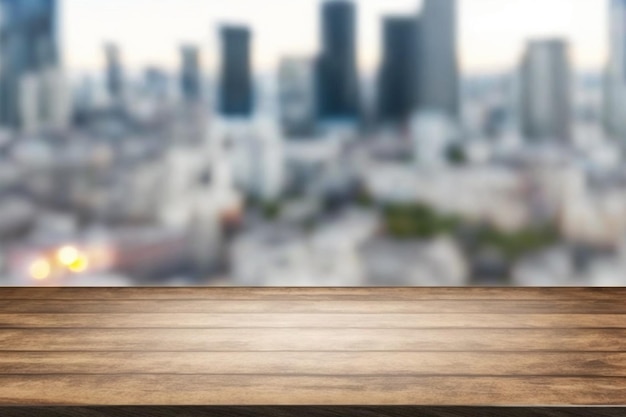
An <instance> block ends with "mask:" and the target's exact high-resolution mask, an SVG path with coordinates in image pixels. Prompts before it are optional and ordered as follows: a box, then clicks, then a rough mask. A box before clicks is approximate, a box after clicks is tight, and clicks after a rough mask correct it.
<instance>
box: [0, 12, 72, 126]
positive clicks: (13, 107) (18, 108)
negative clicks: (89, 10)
mask: <svg viewBox="0 0 626 417" xmlns="http://www.w3.org/2000/svg"><path fill="white" fill-rule="evenodd" d="M0 5H1V6H2V22H1V23H0V32H1V34H0V35H1V36H0V55H1V56H2V60H1V63H0V123H2V124H3V125H5V126H7V127H10V128H14V129H21V130H22V131H25V132H35V131H39V130H40V129H43V128H64V127H66V125H67V123H68V122H69V93H68V92H67V88H66V87H67V86H66V85H65V79H64V75H63V72H62V70H61V58H60V52H59V38H58V32H57V7H58V4H57V2H56V0H39V1H28V2H27V1H23V0H22V1H19V0H2V1H1V2H0Z"/></svg>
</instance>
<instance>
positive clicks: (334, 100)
mask: <svg viewBox="0 0 626 417" xmlns="http://www.w3.org/2000/svg"><path fill="white" fill-rule="evenodd" d="M317 85H318V105H319V115H320V116H321V117H322V118H324V119H343V118H348V119H353V118H356V117H357V116H358V114H359V79H358V70H357V56H356V9H355V5H354V3H352V2H351V1H347V0H333V1H329V2H327V3H324V4H323V6H322V52H321V55H320V57H319V62H318V81H317Z"/></svg>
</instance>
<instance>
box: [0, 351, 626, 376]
mask: <svg viewBox="0 0 626 417" xmlns="http://www.w3.org/2000/svg"><path fill="white" fill-rule="evenodd" d="M0 374H5V375H16V374H17V375H19V374H32V375H36V374H85V375H88V374H111V375H119V374H176V375H198V374H205V375H320V376H321V375H344V376H386V375H393V376H420V375H421V376H427V375H430V376H444V375H449V376H458V375H460V374H462V375H465V376H597V377H626V353H624V352H621V353H604V352H598V353H590V352H563V353H552V352H537V353H532V354H529V353H526V352H510V353H501V352H493V353H490V354H488V355H485V354H482V353H474V352H454V353H446V352H422V353H415V352H396V353H394V354H391V355H390V354H389V353H387V352H351V353H342V352H193V353H187V352H176V353H172V352H46V353H42V352H0Z"/></svg>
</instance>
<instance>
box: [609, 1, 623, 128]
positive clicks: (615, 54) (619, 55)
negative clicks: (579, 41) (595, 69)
mask: <svg viewBox="0 0 626 417" xmlns="http://www.w3.org/2000/svg"><path fill="white" fill-rule="evenodd" d="M604 97H605V112H604V113H605V114H604V116H605V126H606V131H607V133H608V134H609V135H611V136H613V137H619V138H623V139H626V0H611V3H610V8H609V62H608V66H607V69H606V78H605V94H604Z"/></svg>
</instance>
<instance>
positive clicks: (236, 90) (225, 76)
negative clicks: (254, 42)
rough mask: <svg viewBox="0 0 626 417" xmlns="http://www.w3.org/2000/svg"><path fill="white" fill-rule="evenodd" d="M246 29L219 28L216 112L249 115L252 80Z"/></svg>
mask: <svg viewBox="0 0 626 417" xmlns="http://www.w3.org/2000/svg"><path fill="white" fill-rule="evenodd" d="M250 38H251V33H250V30H249V29H248V28H246V27H240V26H225V27H223V28H222V65H221V79H220V113H221V114H222V115H224V116H250V115H251V114H252V111H253V91H252V88H253V82H252V68H251V58H250Z"/></svg>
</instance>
